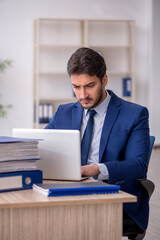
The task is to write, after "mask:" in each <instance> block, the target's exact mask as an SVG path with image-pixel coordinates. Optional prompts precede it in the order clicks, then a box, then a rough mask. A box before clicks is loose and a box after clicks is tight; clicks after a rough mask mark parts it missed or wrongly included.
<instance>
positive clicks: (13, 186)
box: [0, 170, 42, 192]
mask: <svg viewBox="0 0 160 240" xmlns="http://www.w3.org/2000/svg"><path fill="white" fill-rule="evenodd" d="M34 183H42V171H41V170H32V171H21V172H9V173H0V192H7V191H15V190H22V189H30V188H32V185H33V184H34Z"/></svg>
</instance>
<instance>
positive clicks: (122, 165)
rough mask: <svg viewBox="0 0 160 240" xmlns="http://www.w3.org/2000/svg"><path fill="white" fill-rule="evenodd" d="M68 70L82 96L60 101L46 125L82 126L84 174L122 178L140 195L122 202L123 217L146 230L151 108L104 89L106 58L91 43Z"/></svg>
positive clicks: (122, 182) (123, 183)
mask: <svg viewBox="0 0 160 240" xmlns="http://www.w3.org/2000/svg"><path fill="white" fill-rule="evenodd" d="M67 70H68V74H69V76H70V78H71V81H72V86H73V90H74V93H75V95H76V97H77V100H78V102H77V103H70V104H66V105H61V106H60V107H59V108H58V110H57V112H56V113H55V115H54V116H53V119H52V120H51V122H50V123H49V124H48V125H47V126H46V128H49V129H78V130H80V132H81V139H82V146H81V147H82V158H85V157H86V158H87V159H84V160H83V159H82V168H81V172H82V175H83V176H89V177H91V176H93V177H94V178H96V179H98V180H107V181H108V182H109V183H111V184H118V185H120V186H121V189H122V190H123V191H125V192H128V193H131V194H134V195H136V196H137V203H127V204H124V218H126V217H127V218H131V219H132V220H133V221H134V222H135V223H136V227H137V228H140V229H142V230H145V229H146V228H147V224H148V214H149V207H148V199H147V197H146V196H145V194H144V193H143V191H142V187H141V185H140V184H139V182H138V181H137V179H140V178H145V177H146V173H147V168H148V158H149V146H150V142H149V124H148V110H147V109H146V108H145V107H142V106H140V105H137V104H133V103H131V102H127V101H124V100H122V99H120V98H119V97H117V96H116V95H115V94H114V93H113V92H112V91H110V90H106V85H107V81H108V78H107V75H106V64H105V61H104V59H103V57H102V56H101V55H99V54H98V53H97V52H96V51H93V50H92V49H89V48H80V49H78V50H77V51H76V52H75V53H73V55H72V56H71V58H70V59H69V61H68V66H67ZM92 110H94V115H93V116H92V119H94V120H92V138H91V142H90V146H89V150H87V144H88V142H89V140H84V138H85V130H86V131H87V122H89V115H90V112H93V111H92ZM88 135H89V134H88ZM83 140H84V141H86V142H85V144H83ZM124 223H125V221H124ZM125 227H126V226H125V224H124V231H125Z"/></svg>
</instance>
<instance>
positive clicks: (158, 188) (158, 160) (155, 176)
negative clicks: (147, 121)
mask: <svg viewBox="0 0 160 240" xmlns="http://www.w3.org/2000/svg"><path fill="white" fill-rule="evenodd" d="M148 178H149V179H150V180H152V181H153V182H154V184H155V190H154V193H153V195H152V197H151V199H150V218H149V225H148V229H147V232H146V235H145V238H144V240H158V239H160V148H157V149H153V151H152V155H151V159H150V164H149V169H148ZM122 239H123V240H126V239H128V238H126V237H123V238H122Z"/></svg>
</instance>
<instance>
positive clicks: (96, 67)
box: [67, 47, 106, 80]
mask: <svg viewBox="0 0 160 240" xmlns="http://www.w3.org/2000/svg"><path fill="white" fill-rule="evenodd" d="M67 71H68V74H69V76H71V75H72V74H88V75H90V76H94V75H96V76H97V77H98V78H99V79H100V80H102V78H103V77H104V75H105V74H106V63H105V61H104V58H103V57H102V56H101V55H100V54H99V53H98V52H96V51H94V50H93V49H90V48H85V47H82V48H79V49H77V50H76V51H75V52H74V53H73V54H72V56H71V57H70V59H69V61H68V64H67Z"/></svg>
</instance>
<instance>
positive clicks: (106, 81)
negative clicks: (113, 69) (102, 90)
mask: <svg viewBox="0 0 160 240" xmlns="http://www.w3.org/2000/svg"><path fill="white" fill-rule="evenodd" d="M102 83H103V85H104V86H106V85H107V83H108V76H107V74H105V75H104V76H103V78H102Z"/></svg>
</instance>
